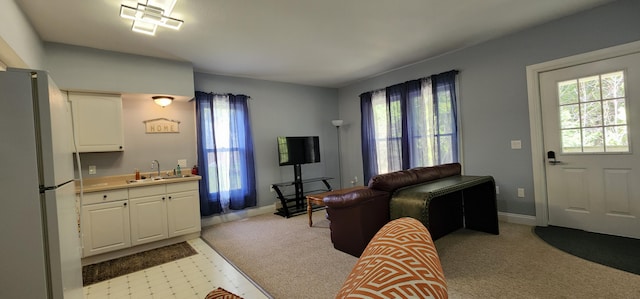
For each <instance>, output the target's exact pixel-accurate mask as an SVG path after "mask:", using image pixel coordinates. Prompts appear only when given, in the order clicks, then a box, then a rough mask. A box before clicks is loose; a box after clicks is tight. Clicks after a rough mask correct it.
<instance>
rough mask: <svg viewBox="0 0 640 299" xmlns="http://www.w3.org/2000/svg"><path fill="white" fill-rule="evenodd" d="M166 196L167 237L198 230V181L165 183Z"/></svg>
mask: <svg viewBox="0 0 640 299" xmlns="http://www.w3.org/2000/svg"><path fill="white" fill-rule="evenodd" d="M194 189H195V190H194ZM167 197H168V201H167V207H168V208H167V213H168V217H169V219H168V220H169V223H168V227H169V237H175V236H179V235H184V234H189V233H194V232H198V231H200V200H199V198H198V197H199V195H198V183H197V182H185V183H178V184H171V185H167Z"/></svg>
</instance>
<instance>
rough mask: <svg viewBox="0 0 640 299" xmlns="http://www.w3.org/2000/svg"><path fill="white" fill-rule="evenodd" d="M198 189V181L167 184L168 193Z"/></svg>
mask: <svg viewBox="0 0 640 299" xmlns="http://www.w3.org/2000/svg"><path fill="white" fill-rule="evenodd" d="M192 190H198V181H189V182H180V183H172V184H167V193H174V192H183V191H192Z"/></svg>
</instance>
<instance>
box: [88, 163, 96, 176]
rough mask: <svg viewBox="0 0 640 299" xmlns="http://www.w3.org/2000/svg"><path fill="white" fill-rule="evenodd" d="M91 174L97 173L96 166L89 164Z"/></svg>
mask: <svg viewBox="0 0 640 299" xmlns="http://www.w3.org/2000/svg"><path fill="white" fill-rule="evenodd" d="M89 174H96V166H95V165H89Z"/></svg>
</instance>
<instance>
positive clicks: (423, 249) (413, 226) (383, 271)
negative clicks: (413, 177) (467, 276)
mask: <svg viewBox="0 0 640 299" xmlns="http://www.w3.org/2000/svg"><path fill="white" fill-rule="evenodd" d="M336 298H340V299H342V298H448V293H447V282H446V280H445V278H444V274H443V272H442V266H441V265H440V258H439V257H438V252H437V251H436V248H435V246H434V244H433V241H432V239H431V235H430V234H429V231H428V230H427V229H426V228H425V226H424V225H423V224H422V223H421V222H420V221H418V220H416V219H413V218H408V217H407V218H399V219H396V220H393V221H391V222H389V223H387V224H386V225H385V226H383V227H382V228H381V229H380V231H378V233H376V235H375V236H374V237H373V239H371V242H369V244H368V245H367V247H366V248H365V250H364V252H363V253H362V255H361V256H360V258H359V259H358V262H357V263H356V265H355V266H354V267H353V269H352V270H351V273H350V274H349V276H348V277H347V279H346V281H345V282H344V284H343V286H342V288H341V289H340V291H339V292H338V294H337V295H336Z"/></svg>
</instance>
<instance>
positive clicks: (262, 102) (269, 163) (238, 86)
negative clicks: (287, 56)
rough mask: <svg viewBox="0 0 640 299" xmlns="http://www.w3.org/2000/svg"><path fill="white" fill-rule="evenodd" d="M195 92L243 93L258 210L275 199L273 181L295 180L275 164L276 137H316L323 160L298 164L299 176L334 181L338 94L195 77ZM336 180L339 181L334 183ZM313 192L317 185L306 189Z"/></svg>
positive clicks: (285, 168)
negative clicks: (251, 142)
mask: <svg viewBox="0 0 640 299" xmlns="http://www.w3.org/2000/svg"><path fill="white" fill-rule="evenodd" d="M195 89H196V90H198V91H203V92H214V93H233V94H246V95H248V96H250V97H251V100H250V101H249V110H250V111H249V113H250V117H251V119H250V120H251V127H252V130H253V132H252V133H253V141H254V150H255V167H256V180H257V189H258V206H267V205H271V204H273V203H274V202H275V201H276V197H275V193H271V192H270V186H271V184H273V183H277V182H282V181H292V180H293V167H292V166H282V167H280V166H278V155H277V147H276V137H278V136H319V137H320V155H321V162H320V163H314V164H306V165H303V166H302V176H303V178H311V177H318V176H330V177H335V178H337V177H338V164H337V163H338V162H337V153H338V151H337V131H336V128H335V127H334V126H333V125H332V124H331V120H332V119H336V117H337V116H338V110H337V98H338V96H337V91H336V90H335V89H330V88H319V87H310V86H302V85H295V84H285V83H277V82H269V81H261V80H252V79H243V78H233V77H226V76H216V75H210V74H204V73H196V74H195ZM336 182H337V181H336ZM310 187H313V188H315V187H316V186H313V185H312V186H310Z"/></svg>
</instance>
